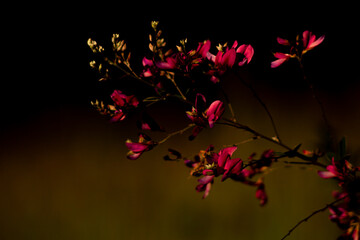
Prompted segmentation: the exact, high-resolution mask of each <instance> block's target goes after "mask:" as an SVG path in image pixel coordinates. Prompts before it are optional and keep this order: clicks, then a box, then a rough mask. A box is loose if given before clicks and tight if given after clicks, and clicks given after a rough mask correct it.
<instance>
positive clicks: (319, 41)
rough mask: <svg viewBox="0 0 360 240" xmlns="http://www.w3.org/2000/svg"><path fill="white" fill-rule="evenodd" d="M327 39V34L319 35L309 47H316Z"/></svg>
mask: <svg viewBox="0 0 360 240" xmlns="http://www.w3.org/2000/svg"><path fill="white" fill-rule="evenodd" d="M324 39H325V36H324V35H323V36H321V37H319V38H318V39H317V40H316V41H314V42H312V43H311V44H309V45H308V47H307V48H308V49H312V48H314V47H316V46H317V45H319V44H320V43H322V42H323V41H324Z"/></svg>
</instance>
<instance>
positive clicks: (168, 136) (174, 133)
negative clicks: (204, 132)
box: [158, 123, 195, 144]
mask: <svg viewBox="0 0 360 240" xmlns="http://www.w3.org/2000/svg"><path fill="white" fill-rule="evenodd" d="M194 126H195V123H191V124H189V125H188V126H187V127H185V128H183V129H181V130H179V131H176V132H173V133H170V134H169V135H167V136H166V137H165V138H164V139H163V140H161V141H159V142H158V144H162V143H164V142H166V141H167V140H168V139H169V138H171V137H173V136H175V135H178V134H183V133H184V132H185V131H186V130H188V129H190V128H192V127H194Z"/></svg>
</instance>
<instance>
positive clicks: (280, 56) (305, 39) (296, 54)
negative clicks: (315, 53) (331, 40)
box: [271, 30, 325, 68]
mask: <svg viewBox="0 0 360 240" xmlns="http://www.w3.org/2000/svg"><path fill="white" fill-rule="evenodd" d="M324 39H325V36H321V37H319V38H318V39H316V36H315V35H314V34H313V33H312V32H310V31H308V30H306V31H304V32H303V34H302V39H301V40H302V42H300V36H297V37H296V41H295V42H290V41H289V40H287V39H283V38H280V37H277V39H276V40H277V42H278V43H279V44H280V45H283V46H287V47H290V50H289V52H288V53H281V52H276V53H274V56H275V57H276V58H277V60H275V61H272V62H271V68H276V67H279V66H280V65H281V64H283V63H284V62H286V61H287V60H289V59H290V58H297V59H298V60H299V61H301V59H302V56H303V55H304V54H305V53H306V52H307V51H309V50H311V49H313V48H314V47H316V46H318V45H319V44H320V43H322V42H323V41H324Z"/></svg>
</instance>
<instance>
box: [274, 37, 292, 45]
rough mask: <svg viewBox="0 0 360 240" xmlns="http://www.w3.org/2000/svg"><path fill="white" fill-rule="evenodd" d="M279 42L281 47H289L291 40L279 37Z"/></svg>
mask: <svg viewBox="0 0 360 240" xmlns="http://www.w3.org/2000/svg"><path fill="white" fill-rule="evenodd" d="M276 40H277V42H278V43H279V44H281V45H284V46H289V45H290V42H289V40H287V39H284V38H281V37H277V38H276Z"/></svg>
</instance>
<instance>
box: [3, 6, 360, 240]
mask: <svg viewBox="0 0 360 240" xmlns="http://www.w3.org/2000/svg"><path fill="white" fill-rule="evenodd" d="M135 12H137V11H136V8H135V10H132V11H130V13H129V16H128V18H127V21H120V20H118V18H117V17H116V16H117V15H115V14H110V13H109V14H108V15H107V16H112V17H111V18H107V19H105V18H103V16H105V15H96V14H92V12H89V14H88V15H85V16H82V15H77V14H76V13H72V14H71V13H70V14H68V15H66V16H67V17H65V16H64V15H62V14H61V15H56V16H52V17H49V16H50V15H51V12H50V11H49V13H47V14H49V16H48V15H45V16H47V18H43V19H41V20H38V19H35V20H34V19H33V20H32V22H30V23H26V21H25V20H24V21H22V23H21V24H22V25H21V26H22V29H24V30H25V36H27V37H28V44H30V45H31V46H32V47H31V48H29V51H28V52H27V54H28V56H29V57H31V58H34V59H36V60H32V61H30V60H29V61H30V63H29V65H27V64H24V65H20V66H19V65H15V66H14V65H13V64H10V65H11V68H10V70H9V72H11V75H12V78H4V80H6V84H5V85H3V88H2V95H1V100H2V102H3V103H4V106H3V113H4V114H3V117H2V118H3V119H2V124H1V137H0V144H1V151H0V158H1V162H0V193H1V198H0V238H1V239H219V238H224V239H228V238H232V239H247V240H252V239H254V240H255V239H281V237H282V236H284V235H285V234H286V233H287V232H288V230H289V229H290V228H291V227H292V226H293V225H294V224H296V223H297V222H298V221H299V220H301V219H302V218H304V217H306V216H307V215H309V214H310V213H311V212H313V211H315V210H317V209H319V208H322V207H323V206H325V204H326V203H329V202H331V201H333V199H332V197H331V192H332V190H333V189H337V186H336V183H335V182H333V181H332V180H324V179H321V178H320V177H318V175H317V173H316V171H317V170H318V169H317V168H316V167H301V166H294V165H293V166H286V165H285V164H284V163H281V162H279V163H277V164H274V166H273V170H272V171H270V172H269V173H268V174H266V175H265V176H264V180H265V184H266V191H267V193H268V196H269V202H268V204H267V205H266V206H265V207H260V206H259V203H258V201H257V199H256V198H255V189H254V188H251V187H248V186H245V185H243V184H241V183H237V182H233V181H231V180H227V181H225V182H223V183H221V182H220V181H219V179H216V180H215V184H214V185H213V188H212V190H211V193H210V195H209V197H208V198H207V199H205V200H203V199H201V196H202V194H200V193H196V191H195V186H196V184H197V182H196V179H195V178H193V177H190V176H189V169H188V168H187V167H185V166H184V164H183V163H182V162H167V161H164V160H163V159H162V157H163V156H164V155H165V154H166V153H167V148H169V147H172V148H175V149H177V150H178V151H180V152H182V153H183V155H184V156H187V157H189V158H191V157H192V156H194V155H195V154H197V153H198V151H199V150H201V149H205V148H206V147H207V146H208V145H209V144H210V143H212V144H214V145H215V147H216V150H219V149H221V148H222V146H223V145H228V144H232V143H234V142H239V141H242V140H245V139H248V138H249V137H251V135H249V134H248V133H245V132H242V131H238V130H234V129H231V128H229V127H226V126H216V127H215V128H214V129H211V130H209V129H207V130H205V131H203V132H202V133H201V134H200V135H199V137H198V138H197V139H196V140H194V141H192V142H189V141H187V136H188V134H189V132H187V133H186V134H184V135H180V136H176V137H173V138H171V139H170V140H169V141H168V142H167V143H166V144H163V145H161V146H159V147H157V148H155V149H154V150H153V151H150V152H147V153H145V154H144V155H143V156H142V157H141V158H140V159H138V160H136V161H130V160H128V159H126V152H127V149H126V147H125V145H124V142H125V140H126V139H127V138H130V139H132V140H134V141H135V140H136V138H137V131H136V130H135V123H134V119H133V118H131V117H129V118H128V119H126V120H125V121H124V122H122V123H120V124H110V123H109V122H108V121H107V119H106V118H104V117H102V116H100V115H99V114H98V113H97V112H95V111H94V110H93V109H92V108H91V106H90V104H89V102H90V100H93V98H94V96H97V94H98V93H97V91H98V87H99V84H98V83H97V82H96V77H95V75H94V74H93V72H91V70H90V69H89V67H88V62H89V60H91V54H90V51H89V50H88V49H87V46H86V41H87V39H88V37H93V36H94V35H95V37H98V38H100V40H103V41H105V40H110V37H111V33H113V32H120V33H122V32H123V34H124V36H125V38H127V39H128V40H129V41H131V40H133V42H134V44H133V45H132V46H133V49H135V56H136V54H138V56H141V54H142V51H144V48H143V45H141V47H140V48H137V47H136V45H135V43H136V44H143V43H144V42H146V41H147V39H146V38H147V37H146V36H147V33H148V31H149V27H148V23H149V22H150V20H152V19H154V16H157V15H156V14H154V13H149V12H147V13H146V14H137V15H133V13H134V14H135ZM320 13H322V12H321V11H319V10H314V12H313V15H311V16H312V17H308V18H306V20H304V18H299V17H296V15H294V16H293V17H291V16H288V19H287V21H285V20H284V21H280V20H281V19H282V18H281V17H274V16H273V15H272V14H270V15H269V16H268V15H266V17H268V18H267V19H275V20H277V21H278V24H277V25H275V24H273V23H269V22H264V21H263V20H262V18H261V17H264V16H263V15H261V14H260V13H254V12H251V13H250V14H248V15H242V16H243V17H242V18H240V17H239V15H234V16H229V15H228V13H226V12H224V13H223V14H222V15H221V17H219V18H216V19H214V18H205V17H204V18H201V21H200V20H197V21H194V20H193V19H186V18H174V17H173V16H171V14H170V15H167V16H161V17H158V18H159V20H160V21H161V22H163V23H164V25H163V26H164V27H163V30H164V32H167V35H168V36H169V37H170V38H172V39H173V41H174V43H175V41H177V40H178V38H180V37H183V36H188V35H189V36H190V37H192V38H193V39H194V40H193V41H201V40H203V39H206V38H210V37H213V38H215V41H224V40H227V39H229V41H231V40H235V39H237V40H239V42H246V43H250V44H252V45H253V46H254V48H255V56H254V59H253V65H250V66H249V68H248V69H246V70H245V71H244V73H243V74H244V77H246V78H247V79H249V80H250V81H252V82H253V84H254V86H255V88H256V89H257V90H258V92H259V94H260V96H262V97H263V99H264V101H265V102H266V103H267V105H268V107H269V109H270V110H271V112H272V114H273V117H274V119H275V121H276V123H277V125H278V129H279V132H280V134H281V137H282V139H283V141H284V142H286V143H287V144H288V145H290V146H296V145H297V144H299V143H303V149H309V150H312V149H314V148H316V147H317V146H319V145H320V146H323V138H322V135H323V127H321V126H322V120H321V115H320V113H319V108H318V106H317V105H316V102H315V101H314V99H312V96H311V93H310V92H309V90H308V89H307V87H306V84H304V83H303V82H302V81H301V78H300V77H299V75H298V73H299V72H298V71H297V70H296V66H295V65H296V64H292V63H289V64H288V66H286V64H285V65H284V66H282V67H281V68H279V69H275V70H270V68H269V63H270V61H271V60H273V59H272V56H271V51H272V50H273V49H274V46H275V45H276V42H275V39H276V36H279V35H281V34H283V35H282V36H283V37H288V36H291V34H294V33H301V32H302V31H303V30H306V29H309V30H312V31H314V32H315V31H319V34H325V35H326V38H325V42H324V43H323V44H322V45H320V46H319V47H318V48H316V49H314V50H313V53H312V52H311V53H309V54H308V55H309V57H308V60H307V61H308V62H307V64H308V66H307V67H308V69H309V70H308V73H309V77H310V78H312V79H313V80H314V81H315V82H316V86H317V87H318V89H319V93H320V97H321V98H322V99H323V102H324V106H325V109H326V112H327V114H328V118H329V121H330V123H331V124H332V125H333V126H334V127H335V128H336V129H337V130H336V137H338V138H339V137H342V136H346V137H347V140H348V142H349V151H351V152H352V153H354V155H355V157H354V158H353V159H356V156H357V155H358V153H359V149H360V148H359V143H360V137H359V134H358V133H359V130H360V127H359V124H358V122H359V117H360V109H359V107H358V103H359V100H360V99H359V93H360V88H359V87H360V86H359V84H358V83H357V80H358V79H357V78H358V77H357V76H354V75H352V74H353V72H352V71H353V70H354V69H356V68H352V67H350V63H349V62H348V61H345V60H346V59H349V58H347V57H350V56H352V54H354V53H353V52H349V51H337V50H338V49H339V48H338V47H339V41H340V40H342V39H343V36H344V35H342V34H343V33H345V32H346V30H348V29H351V27H352V26H353V25H351V23H352V21H351V19H347V18H344V19H342V22H340V23H339V22H338V20H337V19H332V17H330V16H333V15H332V13H328V14H329V16H327V15H326V17H328V18H326V19H324V18H323V15H320V16H319V15H318V14H320ZM175 15H176V14H175ZM69 16H70V17H69ZM250 16H254V17H253V18H251V19H252V21H251V23H249V22H241V23H239V21H238V20H239V19H244V18H245V19H247V18H249V17H250ZM122 17H123V15H122ZM44 19H50V20H52V22H51V23H52V27H53V29H52V30H48V29H47V28H46V21H44ZM79 19H80V20H79ZM179 19H181V21H180V20H179ZM257 19H260V20H261V22H260V23H259V22H258V21H256V20H257ZM300 19H301V21H300ZM135 20H138V21H135ZM275 20H274V21H275ZM328 20H331V21H330V22H329V21H328ZM333 23H336V24H333ZM216 24H217V25H216ZM241 24H242V25H241ZM292 24H293V25H292ZM34 26H35V28H34ZM344 26H347V28H344ZM134 29H135V30H136V31H134ZM339 30H341V31H339ZM6 36H7V39H8V40H9V41H10V42H14V41H15V45H18V44H17V43H18V42H17V41H21V39H20V40H19V39H18V38H17V37H16V35H15V34H14V32H12V31H11V32H9V33H8V34H7V35H6ZM174 39H175V40H174ZM13 40H14V41H13ZM189 40H191V39H189ZM350 43H351V41H350ZM350 43H349V44H350ZM130 45H131V43H130ZM144 46H145V45H144ZM14 49H15V50H14ZM18 51H19V52H20V53H21V54H24V52H23V49H20V50H18V49H17V48H13V50H12V51H11V52H10V56H11V57H12V58H9V59H10V60H13V59H17V57H14V55H16V56H19V55H18ZM136 51H137V53H136ZM9 62H12V63H13V62H14V61H9ZM224 86H225V90H226V91H228V92H229V96H230V99H231V101H232V102H233V103H234V105H235V112H236V115H237V117H238V119H239V121H240V122H241V123H244V124H247V125H249V126H251V127H253V128H255V129H258V130H259V131H260V132H263V133H264V134H266V135H269V136H271V135H272V134H273V132H272V130H271V125H270V122H269V121H268V118H267V116H266V114H265V112H264V111H263V110H262V109H261V107H260V105H259V104H258V103H257V102H256V100H254V98H252V95H251V93H250V92H249V91H248V89H246V88H244V87H243V86H242V85H241V84H240V83H239V82H235V83H231V82H229V81H227V82H225V83H224ZM181 109H182V108H181V107H180V106H178V105H176V104H174V106H171V107H170V108H169V109H167V110H166V111H165V110H164V109H163V108H162V105H159V106H154V107H153V111H152V112H153V113H154V116H157V120H158V121H159V123H160V124H162V125H164V126H165V127H166V129H168V130H169V131H170V132H171V130H177V129H179V127H178V124H179V122H181V121H182V120H183V119H185V117H184V114H183V112H178V111H177V110H181ZM152 136H154V138H158V139H161V138H162V137H164V136H165V135H162V134H161V133H158V134H155V135H152ZM268 148H274V149H275V150H282V149H280V148H278V147H277V146H274V145H272V144H270V143H267V142H264V141H262V140H258V141H254V142H251V143H247V144H244V145H241V146H240V147H239V148H238V150H237V151H236V153H235V157H241V158H243V159H246V158H247V157H248V156H249V155H250V154H251V153H252V152H257V153H258V154H261V152H262V151H263V150H265V149H268ZM328 215H329V214H328V212H327V211H325V212H322V213H320V214H317V215H316V216H314V217H313V218H311V219H310V220H309V222H307V223H304V224H303V225H301V226H300V227H299V228H298V229H296V230H295V231H294V232H293V233H292V234H291V236H290V237H289V238H288V239H336V237H337V236H338V235H340V231H339V230H338V228H337V227H336V225H335V224H333V223H331V222H330V221H329V220H328Z"/></svg>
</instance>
